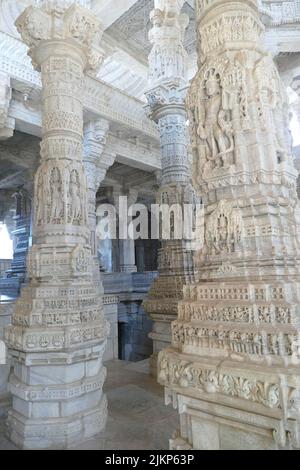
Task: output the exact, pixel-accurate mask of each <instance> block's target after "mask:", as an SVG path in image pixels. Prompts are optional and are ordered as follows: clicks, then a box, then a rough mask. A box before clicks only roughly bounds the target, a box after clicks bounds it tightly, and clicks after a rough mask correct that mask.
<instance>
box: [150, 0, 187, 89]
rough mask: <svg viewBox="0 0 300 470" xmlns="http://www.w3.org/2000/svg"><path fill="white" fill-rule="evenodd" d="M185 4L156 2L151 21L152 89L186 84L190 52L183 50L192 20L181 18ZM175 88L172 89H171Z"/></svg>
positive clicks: (180, 86)
mask: <svg viewBox="0 0 300 470" xmlns="http://www.w3.org/2000/svg"><path fill="white" fill-rule="evenodd" d="M183 4H184V1H182V0H178V1H177V0H155V2H154V6H155V8H154V10H153V11H152V12H151V15H150V19H151V21H152V24H153V27H152V29H151V30H150V32H149V40H150V42H151V44H153V48H152V51H151V53H150V55H149V68H150V75H149V85H150V86H149V88H155V87H156V86H157V85H158V84H162V83H167V84H168V85H167V87H166V88H170V83H169V82H173V84H174V85H173V86H175V87H176V88H178V85H179V88H182V87H183V86H184V84H186V83H187V80H186V77H187V62H188V56H187V52H186V51H185V49H184V46H183V40H184V35H185V31H186V28H187V26H188V24H189V18H188V16H187V15H186V14H181V9H182V6H183ZM171 88H172V87H171Z"/></svg>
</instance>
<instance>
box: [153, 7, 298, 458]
mask: <svg viewBox="0 0 300 470" xmlns="http://www.w3.org/2000/svg"><path fill="white" fill-rule="evenodd" d="M196 9H197V31H198V43H199V44H198V54H199V71H198V73H197V74H196V76H195V78H194V80H193V82H192V85H191V88H190V91H189V95H188V100H187V101H188V107H189V120H190V124H191V137H192V141H193V148H194V175H193V176H194V180H195V183H196V184H197V189H198V191H199V192H200V193H201V194H202V196H203V201H204V204H205V243H204V247H203V249H202V250H201V252H199V253H197V256H196V265H197V268H198V276H197V281H196V282H195V283H193V284H189V285H187V286H186V287H185V289H184V301H183V302H182V303H181V304H180V308H179V318H178V320H177V321H175V322H174V324H173V326H172V347H171V348H169V349H167V350H165V351H163V352H162V353H161V354H160V357H159V381H160V383H161V384H162V385H164V386H165V390H166V400H167V402H171V401H172V402H173V403H174V405H177V406H178V410H179V413H180V425H181V427H180V431H179V433H178V435H177V436H176V437H174V439H173V440H172V441H171V447H172V448H174V449H178V448H194V449H279V448H282V449H291V448H299V447H300V433H299V429H300V428H299V424H300V347H299V346H300V331H299V301H300V298H299V295H300V294H299V293H300V289H299V287H300V284H299V281H300V261H299V259H300V258H299V255H300V252H299V224H298V220H299V218H298V214H299V207H298V200H297V194H296V178H297V172H296V171H295V168H294V166H293V161H292V160H293V159H292V152H291V145H290V141H289V139H288V138H287V134H288V133H287V125H288V106H287V97H286V95H285V92H284V88H283V87H282V84H281V81H280V78H279V74H278V71H277V69H276V67H275V65H274V63H273V60H272V58H271V56H270V55H268V54H266V53H265V51H264V50H262V49H261V44H263V32H264V27H263V25H262V23H261V21H260V18H259V14H258V7H257V2H256V0H247V1H231V0H223V1H218V0H211V1H205V2H204V1H203V0H196ZM200 38H201V41H200Z"/></svg>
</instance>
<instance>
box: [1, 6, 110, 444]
mask: <svg viewBox="0 0 300 470" xmlns="http://www.w3.org/2000/svg"><path fill="white" fill-rule="evenodd" d="M61 5H62V6H61V7H60V4H59V3H58V2H40V6H39V7H33V6H30V7H28V8H27V9H26V10H25V11H24V12H23V14H22V15H21V16H20V17H19V18H18V20H17V22H16V25H17V28H18V31H19V32H20V34H21V36H22V38H23V40H24V41H25V42H26V44H28V45H29V47H30V49H29V53H30V55H31V57H32V60H33V63H34V65H35V67H36V68H37V69H40V70H41V78H42V84H43V88H42V103H43V130H42V131H43V132H42V134H43V138H42V143H41V163H40V166H39V169H38V171H37V174H36V176H35V190H34V227H33V246H32V248H31V250H30V252H29V256H28V273H29V285H28V287H26V288H24V289H23V290H22V292H21V297H20V298H19V299H18V301H17V303H16V309H15V311H14V314H13V320H12V326H11V327H8V328H7V329H6V331H5V339H6V342H7V344H8V347H9V349H10V354H11V355H12V356H13V358H14V373H13V374H12V375H11V377H10V383H9V387H10V391H11V393H12V396H13V405H12V409H11V410H10V411H9V416H8V423H7V424H8V426H7V429H8V431H7V432H8V436H9V438H10V439H11V440H12V441H13V442H14V443H15V444H17V445H18V446H19V447H21V448H24V449H28V448H42V449H45V448H66V447H68V446H70V445H73V444H75V443H77V442H79V441H82V440H84V439H86V438H89V437H90V436H92V435H94V434H96V433H98V432H99V431H101V430H102V429H103V427H104V425H105V421H106V414H107V404H106V397H105V396H104V395H103V393H102V385H103V382H104V380H105V369H104V368H103V365H102V356H103V352H104V349H105V344H106V338H107V334H108V324H107V322H106V321H105V320H104V318H103V308H102V300H101V297H100V296H99V289H98V285H97V283H96V282H95V279H94V276H93V266H94V263H93V256H92V250H91V246H90V231H89V228H88V208H87V197H86V195H87V183H86V177H85V173H84V167H83V158H82V154H83V148H82V141H83V105H82V97H83V94H84V89H83V86H84V73H85V71H86V70H87V69H88V68H89V67H92V66H96V65H98V64H100V63H101V59H102V57H103V51H102V50H101V49H99V48H97V44H98V43H99V41H100V37H101V26H100V24H99V22H98V21H97V20H96V19H95V18H94V16H93V15H92V14H91V13H90V12H89V11H88V10H86V9H84V8H82V7H80V6H79V5H72V6H70V7H69V8H67V9H66V7H65V6H64V5H66V3H65V2H62V3H61ZM92 45H95V47H94V48H92Z"/></svg>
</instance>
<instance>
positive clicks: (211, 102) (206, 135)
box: [197, 70, 234, 169]
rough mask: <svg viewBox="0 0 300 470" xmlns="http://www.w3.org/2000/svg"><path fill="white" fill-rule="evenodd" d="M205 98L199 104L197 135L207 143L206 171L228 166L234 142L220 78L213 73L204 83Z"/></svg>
mask: <svg viewBox="0 0 300 470" xmlns="http://www.w3.org/2000/svg"><path fill="white" fill-rule="evenodd" d="M204 90H205V98H204V100H201V101H200V103H199V110H198V112H199V122H198V128H197V133H198V135H199V137H200V139H202V140H203V141H205V142H206V160H207V164H206V165H205V169H214V168H222V167H224V166H226V163H227V161H228V159H227V158H226V156H228V155H229V154H231V153H232V151H233V149H234V141H233V136H232V133H231V130H230V128H229V124H228V121H227V119H228V112H226V111H225V110H224V109H223V106H222V93H221V85H220V77H219V75H218V74H216V73H215V71H213V70H212V71H211V73H210V74H209V75H208V77H207V79H206V81H205V82H204Z"/></svg>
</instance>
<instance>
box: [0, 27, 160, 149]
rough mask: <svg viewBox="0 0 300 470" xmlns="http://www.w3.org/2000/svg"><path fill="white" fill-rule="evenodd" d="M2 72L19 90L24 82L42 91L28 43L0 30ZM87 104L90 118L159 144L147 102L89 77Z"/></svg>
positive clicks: (86, 88)
mask: <svg viewBox="0 0 300 470" xmlns="http://www.w3.org/2000/svg"><path fill="white" fill-rule="evenodd" d="M1 71H2V72H5V73H7V74H8V75H9V76H10V77H11V78H12V84H13V88H14V89H16V90H20V91H21V92H22V91H23V89H24V85H25V86H26V87H27V88H28V87H29V89H31V90H34V93H35V95H36V94H37V92H39V91H40V90H41V80H40V74H39V72H37V71H35V70H34V69H33V67H32V65H31V62H30V60H29V58H28V57H27V53H26V47H25V48H24V44H23V43H22V42H21V41H19V40H18V39H15V38H12V37H9V36H7V35H6V34H4V33H1V32H0V72H1ZM83 106H84V113H85V117H86V120H87V121H88V120H90V119H93V118H94V119H95V118H99V117H101V118H103V119H107V120H108V121H110V122H114V123H116V124H122V125H124V126H126V127H127V128H128V129H131V130H132V131H134V132H135V133H137V134H139V135H144V136H146V137H147V138H148V139H149V140H150V141H152V142H153V143H156V144H157V143H158V138H159V136H158V131H157V128H156V126H155V125H154V124H153V123H152V122H151V120H150V119H149V118H148V117H147V115H146V113H145V110H144V108H143V106H144V103H143V102H142V101H140V100H138V99H136V98H134V97H132V96H130V95H129V94H127V93H126V92H124V91H121V90H119V89H117V88H115V87H113V86H111V85H109V84H108V83H106V82H104V81H102V80H99V79H97V78H94V77H91V76H87V77H85V96H84V100H83Z"/></svg>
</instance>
